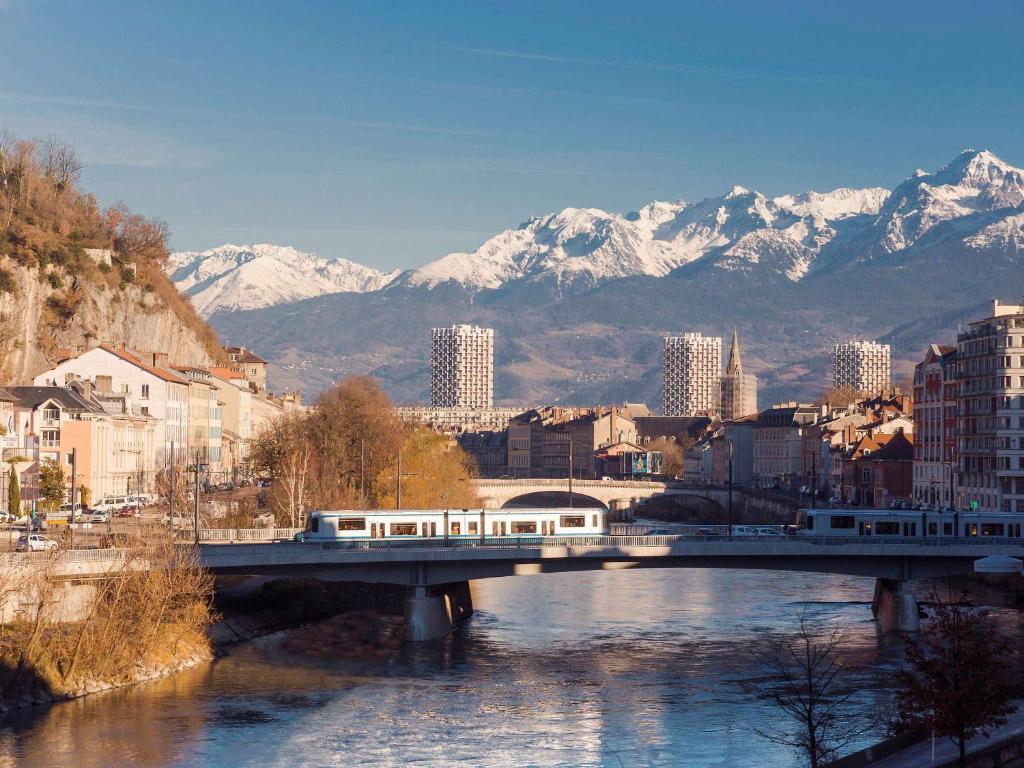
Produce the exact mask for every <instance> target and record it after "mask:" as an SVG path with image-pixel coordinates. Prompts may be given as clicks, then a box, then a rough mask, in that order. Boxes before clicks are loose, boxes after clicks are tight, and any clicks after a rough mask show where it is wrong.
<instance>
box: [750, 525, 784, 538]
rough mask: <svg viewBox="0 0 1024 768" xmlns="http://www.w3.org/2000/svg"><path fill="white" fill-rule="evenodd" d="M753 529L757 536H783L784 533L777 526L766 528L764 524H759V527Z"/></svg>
mask: <svg viewBox="0 0 1024 768" xmlns="http://www.w3.org/2000/svg"><path fill="white" fill-rule="evenodd" d="M754 530H755V531H756V535H757V536H785V535H786V534H784V533H783V532H782V531H780V530H779V529H778V528H768V527H765V526H761V527H759V528H755V529H754Z"/></svg>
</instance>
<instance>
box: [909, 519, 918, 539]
mask: <svg viewBox="0 0 1024 768" xmlns="http://www.w3.org/2000/svg"><path fill="white" fill-rule="evenodd" d="M910 535H911V536H917V523H916V522H913V523H911V524H910Z"/></svg>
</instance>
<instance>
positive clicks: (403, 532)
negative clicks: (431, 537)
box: [381, 523, 416, 536]
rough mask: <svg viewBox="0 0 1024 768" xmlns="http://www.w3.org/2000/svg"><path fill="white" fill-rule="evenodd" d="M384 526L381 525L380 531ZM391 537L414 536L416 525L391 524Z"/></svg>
mask: <svg viewBox="0 0 1024 768" xmlns="http://www.w3.org/2000/svg"><path fill="white" fill-rule="evenodd" d="M383 528H384V524H383V523H381V529H382V530H383ZM391 535H392V536H415V535H416V523H391Z"/></svg>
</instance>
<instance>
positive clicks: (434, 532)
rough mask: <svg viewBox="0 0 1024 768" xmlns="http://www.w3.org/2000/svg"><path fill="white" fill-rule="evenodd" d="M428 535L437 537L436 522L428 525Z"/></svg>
mask: <svg viewBox="0 0 1024 768" xmlns="http://www.w3.org/2000/svg"><path fill="white" fill-rule="evenodd" d="M430 535H431V536H437V523H436V522H432V523H431V524H430Z"/></svg>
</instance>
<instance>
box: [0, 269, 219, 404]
mask: <svg viewBox="0 0 1024 768" xmlns="http://www.w3.org/2000/svg"><path fill="white" fill-rule="evenodd" d="M0 266H5V267H6V268H7V269H8V270H10V271H11V272H12V273H13V274H14V276H15V282H16V283H17V286H18V288H17V291H16V292H14V293H0V383H10V384H17V383H23V382H24V383H31V380H32V378H33V377H34V376H35V375H36V374H38V373H40V372H42V371H45V370H46V369H47V368H49V367H50V366H52V365H53V364H54V363H55V362H56V361H57V358H58V357H59V356H60V355H61V350H70V351H71V352H75V351H78V350H84V349H87V348H89V347H92V346H95V345H96V344H98V343H100V342H103V341H107V342H110V343H113V344H115V345H120V344H126V345H127V346H129V347H134V348H136V349H141V350H161V351H166V352H167V353H168V355H169V358H170V359H171V360H173V361H175V362H181V363H186V364H192V365H209V364H210V363H211V362H212V357H211V352H210V351H209V349H208V347H207V346H206V345H204V342H203V340H202V339H200V337H199V335H198V334H197V332H196V323H195V318H194V317H193V318H192V321H191V322H190V321H189V319H188V318H185V317H182V316H181V315H180V314H178V313H177V312H176V311H175V309H173V308H171V307H170V306H168V304H167V303H165V302H164V300H162V299H161V298H160V297H159V296H158V295H157V294H155V293H153V292H150V291H147V290H145V289H144V288H143V287H140V286H136V285H127V286H125V287H123V288H122V287H110V286H109V285H107V284H106V283H102V282H101V283H88V284H87V285H85V286H84V287H83V288H81V289H80V290H79V291H77V292H76V294H77V295H76V299H75V303H74V305H73V311H63V310H62V309H61V307H60V306H59V305H58V304H56V300H57V299H61V298H63V297H66V296H67V292H66V291H64V290H58V289H54V288H53V287H52V286H51V284H50V283H49V282H48V281H47V280H44V279H41V278H40V276H39V273H38V271H37V270H34V269H26V268H23V267H20V266H17V265H16V264H13V263H12V262H10V260H6V259H3V258H0ZM70 309H71V307H70V306H68V310H70ZM65 315H67V316H66V317H65ZM211 338H212V336H211Z"/></svg>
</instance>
